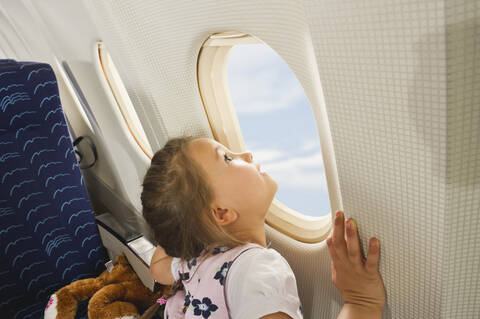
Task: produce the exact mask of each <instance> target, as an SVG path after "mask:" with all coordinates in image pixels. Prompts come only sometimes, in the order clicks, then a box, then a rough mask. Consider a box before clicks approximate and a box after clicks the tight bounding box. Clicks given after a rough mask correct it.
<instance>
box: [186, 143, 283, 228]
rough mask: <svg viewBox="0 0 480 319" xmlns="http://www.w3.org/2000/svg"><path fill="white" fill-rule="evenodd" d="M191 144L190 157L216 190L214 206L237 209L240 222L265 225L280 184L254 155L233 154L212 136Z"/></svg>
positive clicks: (246, 153) (247, 153)
mask: <svg viewBox="0 0 480 319" xmlns="http://www.w3.org/2000/svg"><path fill="white" fill-rule="evenodd" d="M188 147H189V149H188V150H189V155H190V157H191V158H192V159H194V160H195V161H196V162H197V163H198V164H199V165H200V166H201V167H202V168H203V169H204V170H205V172H206V174H207V178H208V182H209V184H210V185H211V187H212V189H213V192H214V203H213V206H214V207H212V208H214V209H216V208H222V209H231V210H233V211H235V212H236V213H237V214H238V216H237V218H238V219H239V222H240V224H242V223H245V225H247V224H248V223H252V222H255V224H257V222H258V223H261V225H262V226H263V223H264V222H265V215H266V213H267V211H268V208H269V207H270V204H271V202H272V200H273V197H274V196H275V193H276V192H277V183H276V182H275V181H274V180H273V179H271V178H270V176H269V175H268V174H267V173H265V172H261V171H260V164H258V163H255V162H254V161H253V157H252V154H251V153H250V152H245V153H233V152H231V151H230V150H229V149H227V148H226V147H225V146H223V145H222V144H220V143H218V142H217V141H215V140H212V139H209V138H199V139H195V140H193V141H191V142H190V144H189V146H188ZM237 224H238V223H237ZM252 226H253V225H252Z"/></svg>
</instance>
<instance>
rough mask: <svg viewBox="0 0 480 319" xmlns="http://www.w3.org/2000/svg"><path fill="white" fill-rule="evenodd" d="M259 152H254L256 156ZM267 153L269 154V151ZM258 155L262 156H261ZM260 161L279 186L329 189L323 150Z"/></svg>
mask: <svg viewBox="0 0 480 319" xmlns="http://www.w3.org/2000/svg"><path fill="white" fill-rule="evenodd" d="M257 153H260V154H261V151H257V152H256V153H254V156H255V154H257ZM266 153H267V154H268V152H266ZM279 153H281V152H279ZM257 157H258V158H260V157H259V156H257ZM277 158H278V157H277ZM258 162H259V163H261V165H262V167H263V168H264V170H265V171H266V172H267V173H268V174H269V175H270V176H271V177H272V178H273V179H274V180H275V181H276V182H277V183H278V185H279V187H282V188H284V187H285V188H286V187H288V188H297V189H298V188H300V189H312V190H319V191H322V192H323V191H327V184H326V178H325V169H324V166H323V159H322V153H321V152H317V153H314V154H312V155H310V156H303V157H291V158H288V159H285V160H280V161H273V162H262V161H258Z"/></svg>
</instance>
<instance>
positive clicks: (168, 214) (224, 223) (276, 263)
mask: <svg viewBox="0 0 480 319" xmlns="http://www.w3.org/2000/svg"><path fill="white" fill-rule="evenodd" d="M276 191H277V184H276V182H275V181H274V180H273V179H272V178H271V177H270V176H269V175H268V174H267V173H265V172H263V171H262V170H261V169H260V165H259V164H258V163H255V162H254V161H253V158H252V154H251V153H249V152H245V153H241V154H239V153H233V152H231V151H230V150H228V149H227V148H226V147H225V146H223V145H222V144H220V143H218V142H216V141H215V140H212V139H208V138H198V139H194V138H192V137H179V138H173V139H171V140H169V141H168V142H167V143H166V144H165V146H164V147H163V148H162V149H161V150H159V151H157V152H156V153H155V155H154V156H153V158H152V162H151V166H150V168H149V169H148V171H147V173H146V175H145V178H144V181H143V191H142V195H141V199H142V205H143V216H144V218H145V220H146V221H147V223H148V224H149V226H150V228H151V230H152V233H153V237H154V240H155V241H156V243H155V244H157V245H158V246H157V249H156V251H155V253H154V255H153V257H152V261H151V264H150V271H151V274H152V276H153V278H154V279H155V280H156V281H157V282H159V283H161V284H165V285H172V284H173V287H172V288H173V290H172V291H171V293H170V296H167V297H169V298H168V300H167V303H166V306H165V318H235V319H236V318H248V319H251V318H270V319H274V318H277V319H280V318H302V313H301V305H300V300H299V297H298V291H297V285H296V281H295V276H294V274H293V272H292V269H291V268H290V266H289V265H288V262H287V261H286V260H285V259H284V258H283V257H282V256H281V255H280V254H279V253H278V252H276V251H275V250H274V249H271V248H266V247H267V242H266V237H265V228H264V223H265V216H266V214H267V211H268V208H269V206H270V204H271V202H272V200H273V197H274V195H275V193H276ZM345 228H346V240H345V234H344V217H343V213H342V212H337V214H336V218H335V222H334V229H333V235H332V236H331V237H330V238H328V240H327V245H328V249H329V252H330V255H331V257H332V279H333V282H334V284H335V286H336V287H337V288H338V289H339V290H340V292H341V294H342V297H343V299H344V302H345V305H344V307H343V308H342V311H341V312H340V315H339V317H338V318H381V312H382V308H383V305H384V302H385V294H384V288H383V283H382V279H381V277H380V274H379V272H378V257H379V246H378V243H377V241H376V240H375V239H373V238H372V239H371V240H370V248H369V252H368V258H367V259H366V261H365V260H363V258H362V256H361V253H360V247H359V243H358V235H357V228H356V224H355V222H354V221H353V220H352V219H349V220H347V222H346V223H345Z"/></svg>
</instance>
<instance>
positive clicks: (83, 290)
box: [45, 255, 162, 319]
mask: <svg viewBox="0 0 480 319" xmlns="http://www.w3.org/2000/svg"><path fill="white" fill-rule="evenodd" d="M161 295H162V290H161V291H159V292H157V293H152V291H150V289H148V288H147V287H145V286H144V285H143V283H142V282H141V281H140V279H139V278H138V277H137V275H136V274H135V272H134V271H133V269H132V268H131V266H130V265H129V263H128V261H127V259H126V258H125V256H124V255H120V256H118V260H117V263H116V264H115V266H114V267H113V269H112V270H111V272H109V271H108V270H105V271H104V272H103V273H102V274H100V276H98V277H97V278H89V279H83V280H77V281H75V282H72V283H71V284H70V285H68V286H65V287H63V288H61V289H60V290H58V291H57V292H56V293H55V294H53V295H52V296H51V297H50V300H49V302H48V304H47V306H46V308H45V318H48V319H60V318H61V319H70V318H72V319H73V318H75V315H76V313H77V304H78V302H79V301H82V300H86V299H88V298H89V297H92V298H91V299H90V301H89V303H88V318H89V319H110V318H111V319H113V318H129V319H133V318H140V315H139V310H140V311H143V310H145V309H146V308H148V307H149V306H151V305H152V304H154V303H155V302H156V300H157V298H159V297H160V296H161Z"/></svg>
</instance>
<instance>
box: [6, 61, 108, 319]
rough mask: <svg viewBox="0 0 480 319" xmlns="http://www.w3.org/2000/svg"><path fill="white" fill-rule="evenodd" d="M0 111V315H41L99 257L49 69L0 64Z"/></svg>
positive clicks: (90, 272) (90, 273) (94, 270)
mask: <svg viewBox="0 0 480 319" xmlns="http://www.w3.org/2000/svg"><path fill="white" fill-rule="evenodd" d="M0 112H1V113H0V256H1V257H0V317H2V318H13V319H20V318H41V317H43V311H44V308H45V306H46V304H47V302H48V299H49V296H50V295H51V294H52V293H53V292H55V291H56V290H58V289H59V288H61V287H63V286H65V285H68V284H69V283H71V282H72V281H75V280H78V279H81V278H87V277H95V276H97V275H98V274H99V273H100V272H102V271H103V270H104V269H105V266H104V263H105V262H106V255H105V251H104V247H103V245H102V242H101V240H100V236H99V233H98V229H97V226H96V223H95V218H94V213H93V211H92V207H91V206H90V201H89V198H88V195H87V192H86V189H85V184H84V181H83V177H82V174H81V173H80V170H79V167H78V162H77V159H76V156H75V153H74V149H73V146H72V142H71V140H70V136H69V132H68V129H67V124H66V122H65V118H64V115H63V111H62V106H61V103H60V98H59V93H58V87H57V82H56V78H55V74H54V73H53V70H52V68H51V67H50V65H48V64H45V63H37V62H17V61H14V60H0Z"/></svg>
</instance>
